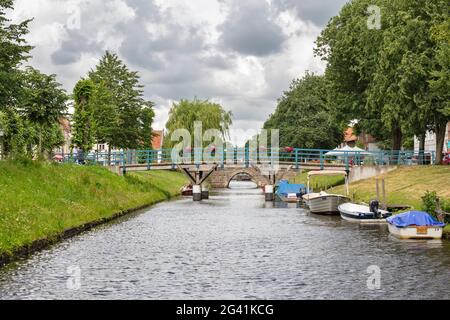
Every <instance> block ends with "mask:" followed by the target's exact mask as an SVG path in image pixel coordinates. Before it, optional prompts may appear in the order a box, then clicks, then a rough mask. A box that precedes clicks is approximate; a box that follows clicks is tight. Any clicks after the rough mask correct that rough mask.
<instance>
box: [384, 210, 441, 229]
mask: <svg viewBox="0 0 450 320" xmlns="http://www.w3.org/2000/svg"><path fill="white" fill-rule="evenodd" d="M387 221H388V222H389V223H390V224H393V225H394V226H396V227H398V228H406V227H409V226H419V227H420V226H430V227H445V223H441V222H438V221H436V220H435V219H434V218H433V217H432V216H430V215H429V214H428V213H426V212H422V211H408V212H405V213H402V214H399V215H396V216H393V217H390V218H387Z"/></svg>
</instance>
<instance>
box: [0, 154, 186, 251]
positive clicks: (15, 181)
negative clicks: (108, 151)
mask: <svg viewBox="0 0 450 320" xmlns="http://www.w3.org/2000/svg"><path fill="white" fill-rule="evenodd" d="M185 183H186V179H185V177H184V176H183V175H182V174H180V173H178V172H168V171H164V172H163V171H158V172H154V171H152V172H144V173H133V174H128V175H127V176H126V177H120V176H117V175H116V174H114V173H112V172H110V171H109V170H107V169H105V168H100V167H83V166H77V165H60V164H47V163H35V162H25V163H20V164H19V163H13V162H0V199H1V200H0V254H1V253H11V252H13V251H14V250H16V249H18V248H20V247H21V246H24V245H29V244H31V243H32V242H33V241H35V240H38V239H48V238H51V237H54V236H57V235H58V234H60V233H62V232H63V231H64V230H67V229H70V228H73V227H78V226H82V225H84V224H86V223H89V222H94V221H98V220H101V219H103V218H110V217H113V216H114V215H116V214H118V213H120V212H123V211H125V210H129V209H133V208H137V207H141V206H145V205H151V204H154V203H157V202H160V201H163V200H166V199H169V198H170V197H173V196H176V195H178V194H179V190H180V188H181V187H182V186H183V185H184V184H185Z"/></svg>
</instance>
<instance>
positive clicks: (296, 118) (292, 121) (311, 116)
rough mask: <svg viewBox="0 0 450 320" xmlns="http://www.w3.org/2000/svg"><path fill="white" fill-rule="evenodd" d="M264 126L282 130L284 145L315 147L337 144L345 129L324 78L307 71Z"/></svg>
mask: <svg viewBox="0 0 450 320" xmlns="http://www.w3.org/2000/svg"><path fill="white" fill-rule="evenodd" d="M264 129H279V130H280V144H281V145H282V146H290V147H296V148H314V149H332V148H335V147H336V146H338V145H339V143H340V142H341V141H342V136H343V133H342V132H343V131H342V129H343V128H342V127H341V126H340V125H339V123H338V121H337V120H336V117H335V115H334V113H333V110H332V109H331V108H330V107H329V104H328V100H327V82H326V79H325V77H323V76H318V75H314V74H309V73H307V74H306V75H305V76H304V77H303V78H302V79H299V80H295V81H293V82H292V84H291V87H290V89H289V90H288V91H286V92H284V94H283V96H282V97H281V98H280V100H279V103H278V107H277V109H276V111H275V113H274V114H273V115H271V116H270V118H269V120H267V122H266V123H265V124H264Z"/></svg>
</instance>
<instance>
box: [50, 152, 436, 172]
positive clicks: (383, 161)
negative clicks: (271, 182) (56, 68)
mask: <svg viewBox="0 0 450 320" xmlns="http://www.w3.org/2000/svg"><path fill="white" fill-rule="evenodd" d="M173 153H174V152H173V149H163V150H128V151H119V152H112V153H108V152H91V153H88V154H83V153H80V152H78V153H71V154H57V156H58V159H60V161H62V162H74V163H79V164H97V165H104V166H122V167H125V166H126V165H137V164H140V165H145V166H146V167H147V169H148V170H150V169H152V167H153V166H155V165H161V164H165V165H172V166H173V168H175V167H176V166H177V165H180V164H194V165H197V166H199V165H201V164H204V163H215V164H218V165H220V167H222V168H223V167H224V166H226V165H230V164H234V165H237V164H240V165H242V166H245V167H250V166H251V165H255V164H278V163H281V164H286V163H287V164H292V165H294V166H295V168H297V169H300V168H302V167H307V166H311V165H314V166H319V167H320V168H321V169H324V168H325V167H326V166H337V167H344V168H345V169H346V170H349V169H350V168H351V167H352V166H355V165H356V166H362V165H364V166H367V165H403V166H410V165H425V164H434V163H435V152H424V153H418V152H415V151H372V152H368V151H336V150H322V149H293V150H292V151H284V150H283V149H281V150H279V149H268V150H262V149H261V150H258V151H252V150H250V149H249V148H232V149H228V150H227V149H217V150H216V149H214V150H208V151H205V150H204V149H201V150H200V149H198V150H184V152H181V151H180V152H179V153H177V154H173ZM124 170H125V169H124Z"/></svg>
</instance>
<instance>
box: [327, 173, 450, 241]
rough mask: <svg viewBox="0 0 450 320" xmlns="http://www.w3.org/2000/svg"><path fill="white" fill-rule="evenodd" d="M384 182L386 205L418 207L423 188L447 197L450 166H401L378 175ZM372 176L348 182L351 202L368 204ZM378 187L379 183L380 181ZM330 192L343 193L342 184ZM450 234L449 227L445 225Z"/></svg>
mask: <svg viewBox="0 0 450 320" xmlns="http://www.w3.org/2000/svg"><path fill="white" fill-rule="evenodd" d="M382 177H384V178H385V181H386V193H387V202H388V203H389V204H402V205H403V204H404V205H410V206H412V207H413V208H414V209H417V210H420V209H422V197H423V196H424V195H425V192H426V191H436V193H437V195H438V196H439V197H441V198H442V199H450V167H449V166H420V167H403V168H399V169H397V170H395V171H392V172H390V173H387V174H385V175H383V176H381V177H377V178H382ZM375 180H376V178H372V179H367V180H362V181H358V182H355V183H352V184H351V185H350V195H351V196H352V198H353V200H354V201H355V202H365V203H369V202H370V200H372V199H375V198H376V182H375ZM380 188H381V183H380ZM330 192H336V193H344V192H345V191H344V187H343V186H339V187H336V188H332V189H331V191H330ZM445 231H446V233H447V234H450V226H447V227H446V228H445Z"/></svg>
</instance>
